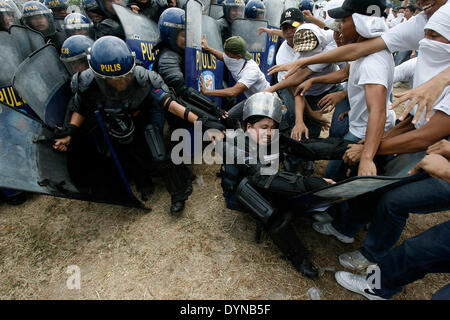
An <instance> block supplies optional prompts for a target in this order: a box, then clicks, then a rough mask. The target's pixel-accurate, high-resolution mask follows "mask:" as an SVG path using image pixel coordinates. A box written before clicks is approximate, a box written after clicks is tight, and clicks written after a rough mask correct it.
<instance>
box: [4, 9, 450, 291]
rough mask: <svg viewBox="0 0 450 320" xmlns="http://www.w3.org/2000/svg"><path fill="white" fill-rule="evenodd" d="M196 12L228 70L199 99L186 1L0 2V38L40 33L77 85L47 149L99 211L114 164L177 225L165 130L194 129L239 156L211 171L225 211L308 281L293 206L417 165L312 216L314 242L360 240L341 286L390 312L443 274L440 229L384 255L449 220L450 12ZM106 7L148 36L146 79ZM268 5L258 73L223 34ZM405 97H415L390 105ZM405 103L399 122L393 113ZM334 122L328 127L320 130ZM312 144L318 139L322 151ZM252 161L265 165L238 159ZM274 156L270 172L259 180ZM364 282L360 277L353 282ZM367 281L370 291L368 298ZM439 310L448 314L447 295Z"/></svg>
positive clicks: (178, 192) (178, 188)
mask: <svg viewBox="0 0 450 320" xmlns="http://www.w3.org/2000/svg"><path fill="white" fill-rule="evenodd" d="M190 1H197V0H190ZM200 2H201V3H202V7H203V8H204V9H205V8H209V9H208V10H209V12H208V10H204V11H203V14H204V15H211V16H212V14H211V12H212V11H213V10H212V8H213V6H215V8H216V9H217V8H221V11H220V14H218V15H217V14H214V15H215V17H214V19H215V25H216V27H217V30H215V31H216V34H217V35H218V37H221V39H220V41H219V42H220V46H219V47H220V48H218V47H217V46H216V45H211V43H212V41H214V42H217V39H211V38H209V39H208V37H207V36H206V35H203V37H202V41H201V48H197V49H198V50H202V52H203V53H205V54H209V55H210V56H211V59H214V63H215V62H216V61H217V62H223V64H224V66H225V70H227V71H229V72H227V73H224V76H223V78H224V79H223V80H224V81H223V83H224V86H223V88H210V87H208V86H207V85H206V81H205V79H204V77H205V74H200V76H199V79H198V87H195V86H194V87H193V86H192V85H190V84H189V83H188V81H187V78H188V76H190V75H189V74H188V72H189V70H188V69H187V68H186V65H187V62H186V55H185V52H186V50H187V41H186V39H187V37H188V36H189V33H188V31H187V25H188V24H189V23H190V21H188V19H186V11H187V10H189V9H188V8H189V1H180V0H136V1H133V2H129V3H126V1H125V0H83V1H82V3H81V5H80V7H78V9H79V10H74V11H78V12H68V7H69V5H70V4H69V1H68V0H45V3H43V2H39V1H29V2H26V3H23V4H19V7H22V10H20V9H19V8H18V6H17V4H16V3H15V2H13V0H0V33H8V32H9V30H10V28H11V26H12V25H22V26H24V27H26V28H27V29H29V30H31V31H33V32H37V33H38V34H40V35H41V36H42V37H43V39H44V41H45V43H50V44H52V45H53V46H54V47H55V48H56V49H57V50H58V52H60V60H61V61H62V63H64V65H65V66H66V69H67V72H68V73H69V74H70V76H71V77H72V79H71V81H70V87H71V90H72V96H71V97H70V99H69V103H68V105H67V107H66V115H65V120H64V123H63V124H62V125H61V127H57V128H55V136H54V142H53V145H52V148H53V149H54V152H64V153H67V154H68V157H69V158H70V159H72V161H70V163H71V166H72V167H71V168H70V171H71V172H72V176H71V178H72V180H73V182H74V183H75V184H76V185H77V186H81V187H82V188H85V189H86V190H90V191H89V192H92V193H93V194H95V195H96V196H99V197H100V196H101V195H102V194H103V193H104V192H105V190H104V188H106V186H107V185H111V184H114V183H115V182H114V180H112V179H113V178H112V177H111V175H110V174H109V172H108V171H107V170H106V168H103V164H104V163H106V162H107V161H109V162H112V161H114V162H115V163H116V165H117V163H118V161H117V159H120V163H121V166H119V167H120V168H119V169H120V170H119V171H120V172H121V174H122V173H123V175H125V176H126V177H127V180H128V181H130V182H132V183H134V184H135V186H136V189H137V190H138V191H139V193H140V196H141V199H142V200H143V201H146V200H148V198H149V197H150V196H151V194H152V193H153V191H154V188H155V186H154V182H153V178H154V177H162V178H163V181H164V184H165V187H166V189H167V191H168V192H169V193H170V195H171V208H170V212H171V214H173V215H177V216H180V214H181V212H182V211H183V209H184V207H185V202H186V201H187V200H188V198H189V196H190V195H191V194H192V191H193V189H192V182H193V181H194V180H195V175H194V174H193V173H192V172H191V168H190V167H189V166H187V165H186V163H177V162H176V161H174V159H172V156H171V154H172V153H171V151H172V150H173V149H174V147H175V145H174V144H173V142H167V141H165V139H164V134H165V131H164V130H165V128H168V132H169V133H172V132H174V131H175V130H177V129H180V128H187V129H188V130H193V129H194V128H195V126H196V124H197V123H199V122H200V123H201V124H202V127H203V129H204V130H207V129H213V130H215V132H218V133H219V134H217V135H215V136H214V137H212V136H211V140H212V141H214V144H215V145H216V144H217V145H218V146H220V147H221V148H223V155H224V158H225V156H226V157H227V158H228V155H230V157H231V158H232V159H233V157H238V156H239V155H240V154H242V155H244V156H243V158H244V161H243V162H239V161H237V158H235V160H236V161H233V162H232V163H226V164H224V165H222V167H221V171H220V173H219V176H220V177H221V179H222V188H223V196H224V199H225V203H226V206H227V207H228V208H230V209H233V210H239V211H242V212H245V213H248V214H250V215H251V216H252V217H253V218H254V219H255V221H256V223H257V225H258V232H260V231H261V230H264V231H265V232H267V234H268V235H269V236H270V238H271V239H272V240H273V242H274V243H275V244H276V245H277V246H278V247H279V249H280V250H281V251H282V253H283V255H284V256H286V257H287V258H288V259H289V260H290V261H291V262H292V264H293V266H294V267H295V269H296V270H298V271H299V272H301V273H302V274H304V275H305V276H307V277H309V278H311V279H317V278H318V276H319V272H318V269H317V267H316V266H315V265H314V264H313V262H312V261H311V260H310V259H309V253H308V250H307V249H306V247H305V246H304V245H303V244H302V241H301V240H300V237H299V236H298V235H297V232H296V230H295V227H294V217H295V215H297V214H298V211H302V210H303V209H302V208H303V207H302V205H301V204H299V205H298V208H296V207H295V205H294V206H293V203H295V201H294V200H293V199H295V197H298V196H301V195H303V194H306V193H309V192H313V191H315V190H319V189H322V188H327V187H329V186H330V185H333V184H336V183H339V182H341V181H345V180H346V179H348V178H350V177H356V176H358V177H367V176H377V175H383V173H384V172H385V168H386V166H387V164H388V163H389V162H390V161H393V159H396V158H397V157H401V156H403V157H405V159H409V158H408V156H409V155H417V153H419V152H422V153H423V155H424V156H423V159H422V160H421V161H416V162H417V163H413V165H415V167H414V166H412V167H414V169H412V170H411V171H410V172H409V174H410V176H409V177H407V178H404V179H401V180H398V181H397V182H396V183H391V184H388V185H386V186H384V187H382V188H379V189H376V190H372V191H371V192H367V193H363V194H361V195H358V196H356V197H354V198H352V199H347V200H346V201H342V202H339V203H337V204H335V205H332V206H331V207H330V208H329V209H328V210H327V212H322V213H316V214H314V219H315V220H317V221H316V222H315V223H314V224H313V225H312V227H313V229H314V230H315V231H317V232H318V233H321V234H324V235H329V236H333V237H335V238H336V239H337V240H338V241H340V242H342V243H345V244H349V243H352V242H354V237H355V235H356V233H357V232H359V231H360V230H361V229H362V228H364V227H366V226H368V230H367V234H366V236H365V240H364V242H363V244H362V246H361V248H359V249H358V250H356V251H351V252H346V253H343V254H341V255H339V256H338V260H339V263H340V264H341V265H342V266H344V267H345V268H347V269H349V270H352V271H354V272H355V273H350V272H346V271H339V272H337V273H336V274H335V278H336V281H337V282H338V283H339V284H340V285H342V286H343V287H344V288H346V289H348V290H351V291H353V292H356V293H359V294H361V295H363V296H365V297H366V298H368V299H372V300H384V299H390V298H392V297H393V296H394V295H395V294H397V293H398V292H400V291H401V290H402V287H403V286H405V285H406V284H409V283H412V282H414V281H415V280H417V279H420V278H423V277H424V276H425V275H426V274H428V273H449V272H450V238H449V235H450V224H449V221H447V222H444V223H442V224H439V225H436V226H434V227H432V228H430V229H429V230H426V231H425V232H423V233H422V234H420V235H418V236H416V237H414V238H411V239H407V240H406V241H404V243H402V244H401V245H399V246H397V247H395V245H396V244H397V242H398V240H399V239H400V236H401V234H402V231H403V230H404V228H405V226H406V222H407V219H408V217H409V214H427V213H435V212H443V211H446V210H450V162H449V161H450V141H449V138H450V86H449V85H450V3H447V0H416V1H415V4H408V0H405V1H403V6H402V7H395V8H394V7H393V6H392V4H391V3H390V2H388V3H386V0H328V1H321V2H320V3H319V2H316V3H315V2H314V1H312V0H294V1H288V0H286V1H282V0H265V1H263V0H249V1H244V0H221V1H219V0H217V1H214V0H213V1H206V0H205V1H200ZM282 2H284V4H281V3H282ZM113 3H116V4H118V5H122V6H124V7H126V8H128V9H129V10H131V11H132V12H134V14H137V15H142V16H145V17H146V18H147V19H149V20H150V21H153V23H154V24H155V25H156V24H157V26H158V29H159V38H160V41H159V42H158V43H157V44H156V45H155V46H154V47H153V48H152V52H153V54H154V55H155V59H154V63H153V64H152V67H151V70H150V69H149V68H146V67H144V66H143V65H142V62H141V61H139V59H137V58H136V52H134V51H132V49H131V48H130V46H129V44H128V40H130V39H128V38H127V35H126V33H125V31H124V26H122V22H121V20H120V19H119V17H118V16H117V13H116V11H115V9H114V6H113ZM274 3H278V7H280V6H279V5H280V4H281V8H282V10H280V12H279V16H277V24H278V25H275V26H269V25H267V27H260V28H259V29H258V37H267V38H270V37H278V39H279V41H278V43H277V50H276V53H275V65H274V66H269V67H270V68H268V69H264V68H263V65H264V64H263V63H260V61H259V60H258V61H255V59H253V56H252V54H251V53H252V51H251V50H250V48H249V45H250V44H249V43H247V42H246V41H245V40H244V39H243V37H241V36H238V35H235V34H233V23H234V22H235V21H238V20H240V19H241V20H242V19H246V20H252V21H263V20H265V19H267V17H268V16H269V14H272V13H273V12H268V10H275V9H274V8H275V7H276V6H275V5H274ZM275 39H277V38H275ZM222 44H223V45H222ZM16 67H18V66H16ZM2 68H3V66H0V71H1V70H2ZM270 75H276V77H273V78H270ZM0 80H2V78H1V77H0ZM221 80H222V79H221ZM400 82H405V83H410V85H411V90H409V91H406V92H405V93H402V94H398V95H394V93H393V88H395V87H396V86H398V83H400ZM0 84H1V85H2V86H4V85H8V83H5V84H4V83H0ZM11 84H12V83H9V85H11ZM394 97H395V98H394ZM220 99H221V102H222V104H221V106H220V104H219V103H218V101H219V100H220ZM403 102H406V105H405V109H404V111H403V113H402V115H401V116H400V117H399V118H397V116H396V113H395V111H394V108H396V107H397V106H399V105H400V104H401V103H403ZM30 107H31V109H33V106H32V105H31V106H30ZM330 112H333V115H332V120H331V122H329V121H328V120H327V118H326V117H325V116H324V115H325V114H326V113H330ZM42 120H43V119H42ZM226 129H242V130H241V131H239V130H238V131H236V132H237V134H236V135H235V136H234V137H233V141H234V142H236V143H234V144H231V145H230V143H228V140H227V143H225V140H226V139H225V130H226ZM323 133H327V134H329V136H328V137H326V138H321V137H320V136H321V134H322V136H323ZM227 138H228V137H227ZM241 138H242V141H244V143H243V144H241V145H240V144H239V143H237V141H238V140H239V139H241ZM275 148H278V149H277V150H275ZM262 149H264V150H267V149H270V152H269V154H268V155H267V154H266V155H265V157H263V159H260V158H258V159H256V161H255V162H252V161H250V160H249V159H252V155H253V154H259V153H258V152H259V151H260V150H262ZM275 156H276V157H277V159H278V160H279V164H280V165H279V168H278V167H277V170H275V171H274V172H270V173H269V174H267V173H264V172H265V171H264V170H265V169H268V168H269V167H270V166H272V165H273V163H274V158H275ZM411 159H414V157H412V156H411ZM316 160H329V161H328V164H327V167H326V172H325V175H324V176H323V177H319V176H313V175H312V174H313V173H314V167H315V161H316ZM410 161H413V160H410ZM276 163H277V164H278V162H276ZM98 180H102V181H104V182H103V183H101V184H99V183H98ZM93 186H95V187H93ZM25 191H26V190H25ZM119 192H120V191H119ZM2 194H3V198H4V199H6V200H7V201H8V202H9V203H11V204H20V203H22V202H23V201H25V197H26V194H25V193H24V192H19V191H13V190H7V189H2ZM293 201H294V202H293ZM366 269H367V270H371V273H370V272H369V273H367V274H366V275H361V274H360V272H361V271H364V270H366ZM374 278H376V279H380V281H376V283H375V285H374V284H373V283H372V280H373V279H374ZM434 297H435V298H436V299H450V286H449V285H447V286H445V287H444V288H443V289H442V290H440V292H439V293H437V294H436V295H435V296H434Z"/></svg>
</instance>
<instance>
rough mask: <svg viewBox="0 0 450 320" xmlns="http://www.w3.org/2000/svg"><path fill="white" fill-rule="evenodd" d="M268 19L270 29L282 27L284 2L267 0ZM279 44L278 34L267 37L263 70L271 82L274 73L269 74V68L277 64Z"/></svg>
mask: <svg viewBox="0 0 450 320" xmlns="http://www.w3.org/2000/svg"><path fill="white" fill-rule="evenodd" d="M265 4H266V19H267V22H268V24H269V26H268V27H269V28H270V29H280V19H281V15H282V14H283V11H284V7H283V3H282V2H281V1H279V0H266V1H265ZM278 45H279V37H278V36H277V35H271V36H268V37H267V45H266V48H267V50H266V51H265V52H264V57H263V58H262V60H263V63H262V65H263V67H262V68H261V70H263V72H264V74H265V75H266V79H267V81H269V83H270V82H271V81H272V75H270V76H269V75H267V73H268V70H269V69H270V68H271V67H273V66H274V64H275V56H276V52H277V48H278Z"/></svg>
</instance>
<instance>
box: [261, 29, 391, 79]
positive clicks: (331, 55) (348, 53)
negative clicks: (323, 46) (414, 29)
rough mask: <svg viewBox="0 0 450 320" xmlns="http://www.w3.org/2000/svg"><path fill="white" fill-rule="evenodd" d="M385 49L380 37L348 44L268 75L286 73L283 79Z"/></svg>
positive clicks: (290, 64)
mask: <svg viewBox="0 0 450 320" xmlns="http://www.w3.org/2000/svg"><path fill="white" fill-rule="evenodd" d="M383 49H386V43H385V42H384V40H383V39H382V38H381V37H377V38H373V39H370V40H367V41H364V42H358V43H352V44H348V45H345V46H342V47H339V48H336V49H334V50H330V51H326V52H322V53H320V54H317V55H314V56H312V57H307V58H302V59H299V60H297V61H294V62H290V63H286V64H282V65H276V66H273V67H272V68H270V69H269V75H271V74H274V73H277V72H280V71H287V73H286V75H285V76H284V78H285V79H286V78H288V77H290V76H291V75H293V74H294V73H295V72H296V71H297V69H299V68H302V67H305V66H308V65H311V64H320V63H332V62H346V61H354V60H357V59H359V58H361V57H364V56H367V55H369V54H372V53H375V52H378V51H381V50H383Z"/></svg>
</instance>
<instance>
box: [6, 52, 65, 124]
mask: <svg viewBox="0 0 450 320" xmlns="http://www.w3.org/2000/svg"><path fill="white" fill-rule="evenodd" d="M13 86H14V88H15V89H16V90H17V92H18V93H19V94H20V96H21V97H23V98H24V99H25V100H26V101H27V103H28V105H29V106H30V107H31V109H32V110H33V111H34V112H36V114H37V115H38V116H39V118H40V119H41V120H42V121H43V122H44V123H45V124H46V125H48V126H49V127H51V128H55V127H56V126H58V127H62V124H63V121H64V116H65V112H66V106H67V103H68V102H69V100H70V98H71V97H72V93H71V90H70V74H69V73H68V72H67V69H66V68H65V66H64V64H63V63H62V62H61V61H60V60H59V55H58V52H57V50H56V48H55V47H54V46H53V45H51V44H48V45H46V46H44V47H43V48H41V49H39V50H37V51H35V52H34V53H33V54H31V55H30V56H29V57H28V58H27V59H25V61H23V62H22V63H21V64H20V66H19V67H18V68H17V71H16V73H15V74H14V77H13Z"/></svg>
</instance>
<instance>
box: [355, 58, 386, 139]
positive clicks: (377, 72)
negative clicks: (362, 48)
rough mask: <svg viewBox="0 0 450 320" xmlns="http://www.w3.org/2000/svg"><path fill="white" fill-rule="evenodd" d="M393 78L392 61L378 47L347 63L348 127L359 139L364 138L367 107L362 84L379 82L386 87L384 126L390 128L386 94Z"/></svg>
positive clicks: (367, 114) (367, 118) (367, 115)
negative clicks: (348, 67) (368, 53)
mask: <svg viewBox="0 0 450 320" xmlns="http://www.w3.org/2000/svg"><path fill="white" fill-rule="evenodd" d="M393 78H394V60H393V58H392V54H391V53H390V52H389V51H388V50H382V51H379V52H376V53H373V54H371V55H368V56H366V57H362V58H360V59H358V60H356V61H353V62H350V76H349V79H348V86H347V91H348V97H349V101H350V112H349V114H348V116H349V130H350V132H351V133H352V134H353V135H355V136H357V137H358V138H360V139H364V138H365V137H366V129H367V122H368V120H369V110H368V109H367V104H366V91H365V85H366V84H380V85H383V86H384V87H386V97H385V98H386V125H385V127H384V130H385V131H387V130H390V129H391V128H393V127H394V125H395V112H394V110H389V104H390V102H389V97H390V95H391V92H392V83H393Z"/></svg>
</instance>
